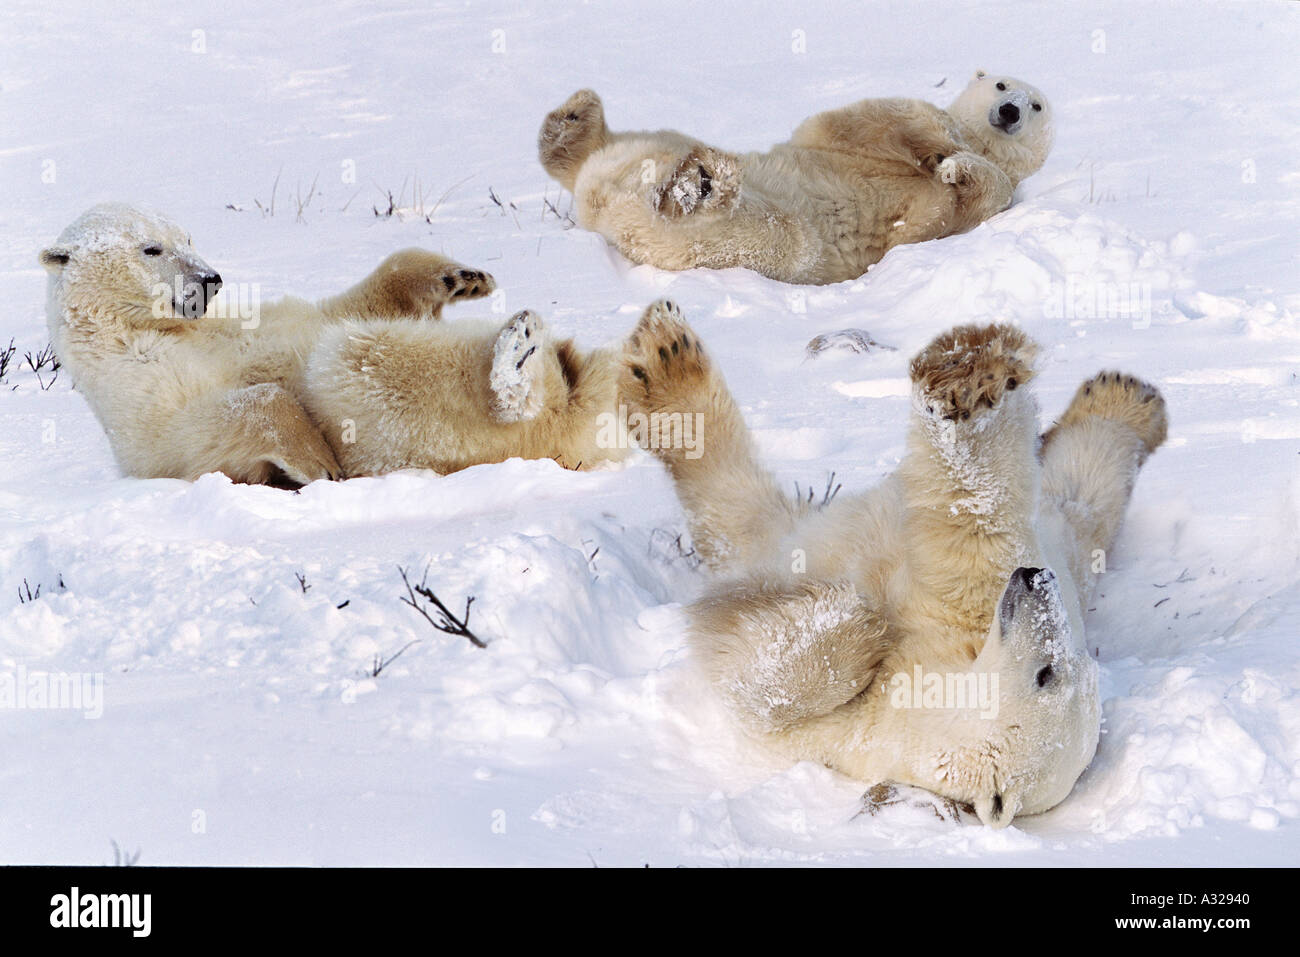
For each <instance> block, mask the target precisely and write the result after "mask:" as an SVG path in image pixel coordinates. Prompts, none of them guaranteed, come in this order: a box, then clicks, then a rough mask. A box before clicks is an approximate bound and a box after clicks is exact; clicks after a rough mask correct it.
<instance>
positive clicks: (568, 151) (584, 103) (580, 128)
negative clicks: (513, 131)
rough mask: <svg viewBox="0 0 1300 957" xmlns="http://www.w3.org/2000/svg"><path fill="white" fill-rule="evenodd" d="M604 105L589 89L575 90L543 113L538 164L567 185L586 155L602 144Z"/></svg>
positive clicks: (605, 134)
mask: <svg viewBox="0 0 1300 957" xmlns="http://www.w3.org/2000/svg"><path fill="white" fill-rule="evenodd" d="M608 138H609V129H608V127H606V126H605V108H604V106H602V105H601V102H600V97H599V96H597V95H596V93H595V91H593V90H579V91H578V92H577V93H575V94H573V95H572V96H571V97H569V98H568V99H567V100H565V101H564V103H563V104H562V105H560V106H559V107H557V108H556V109H554V110H552V111H551V112H550V113H548V114H547V115H546V119H545V120H544V121H543V122H542V129H541V131H540V132H539V133H538V134H537V153H538V158H539V159H540V160H541V162H542V167H543V168H544V169H545V170H546V172H548V173H549V174H550V175H551V176H553V177H555V178H556V179H558V180H559V181H560V182H561V183H562V184H563V185H564V186H565V188H567V189H573V180H574V177H576V176H577V174H578V169H579V168H580V167H581V166H582V164H583V163H584V162H586V159H587V157H588V156H590V155H591V154H592V153H594V152H595V151H596V150H598V149H600V148H601V147H602V146H604V145H605V143H606V141H607V140H608Z"/></svg>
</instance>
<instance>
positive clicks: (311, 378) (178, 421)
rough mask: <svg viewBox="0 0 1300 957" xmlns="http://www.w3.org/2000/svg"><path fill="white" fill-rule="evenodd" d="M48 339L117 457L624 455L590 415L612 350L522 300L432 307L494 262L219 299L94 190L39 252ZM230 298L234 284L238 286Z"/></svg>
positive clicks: (157, 472) (332, 471) (248, 475)
mask: <svg viewBox="0 0 1300 957" xmlns="http://www.w3.org/2000/svg"><path fill="white" fill-rule="evenodd" d="M40 260H41V263H42V264H43V265H44V266H45V268H46V270H47V271H48V272H49V288H48V302H47V319H48V323H49V328H50V336H51V341H52V342H53V344H54V349H55V352H56V353H57V354H58V356H59V358H60V360H61V361H62V362H63V364H64V366H65V368H67V369H68V371H69V373H70V375H71V377H72V380H73V383H74V385H75V386H76V388H77V389H78V391H80V392H81V393H82V394H83V395H84V396H85V397H86V401H87V402H88V403H89V404H90V407H91V409H92V410H93V411H94V413H95V415H96V417H97V418H98V419H99V421H100V424H101V425H103V427H104V430H105V432H106V433H107V434H108V438H109V441H110V442H111V443H112V447H113V453H114V455H115V456H116V458H117V461H118V464H119V465H120V467H121V469H122V471H123V472H124V473H126V474H127V475H132V476H137V477H141V478H183V479H194V478H197V477H198V476H200V475H202V474H204V473H207V472H215V471H220V472H224V473H225V474H226V475H228V476H230V478H232V479H234V480H235V481H237V482H249V483H263V482H265V483H271V484H287V485H302V484H305V483H307V482H311V481H313V480H315V479H328V478H338V477H340V476H342V475H371V474H377V473H381V472H387V471H391V470H394V469H400V468H430V469H434V470H435V471H438V472H451V471H455V470H456V469H460V468H465V467H466V466H469V465H475V464H478V463H481V462H497V461H501V460H503V459H506V458H509V457H511V456H522V457H526V458H543V457H545V458H555V459H557V460H558V461H559V462H560V463H561V464H563V465H567V466H569V467H573V468H577V467H580V466H589V465H593V464H595V463H597V462H600V461H603V460H606V459H613V458H618V457H620V456H621V455H623V454H625V453H624V451H623V449H625V448H626V445H625V443H619V442H618V441H613V442H611V441H609V440H608V436H603V438H604V439H605V440H604V441H600V440H601V439H602V435H601V433H600V430H599V424H598V423H597V422H596V418H597V416H598V415H599V414H600V413H602V412H604V411H606V410H607V409H609V408H612V406H613V402H614V390H615V385H614V381H615V374H616V370H615V368H614V365H615V364H614V363H613V362H612V361H610V359H609V356H608V355H606V354H605V353H602V352H595V353H590V354H583V353H580V352H579V351H578V350H577V349H576V348H574V346H573V344H572V343H570V342H568V341H564V340H559V341H556V340H552V339H551V338H550V337H549V335H547V333H546V330H545V329H544V328H543V326H542V324H541V320H540V319H539V318H538V317H537V316H536V315H535V314H533V313H531V312H521V313H519V314H518V315H516V316H514V317H512V318H511V319H510V320H509V321H507V322H505V323H504V324H503V323H502V322H500V321H491V322H484V321H477V322H476V321H461V322H456V323H450V324H448V323H442V322H440V321H438V320H439V318H440V316H441V312H442V307H443V306H444V305H446V304H447V303H449V302H457V301H460V300H462V299H472V298H477V297H480V296H485V295H487V294H488V293H490V292H492V290H493V289H494V288H495V287H494V284H493V281H492V277H491V276H489V275H487V274H486V273H483V272H480V271H478V270H473V269H466V268H465V267H463V266H460V265H458V264H456V263H454V262H451V261H450V260H448V259H445V258H443V257H442V256H438V255H436V254H434V253H430V252H426V251H424V250H420V249H407V250H403V251H402V252H398V253H394V254H393V255H392V256H390V257H388V259H386V260H385V261H384V262H383V263H381V264H380V266H379V268H377V269H376V270H375V271H374V272H373V273H372V274H371V275H370V276H369V277H367V278H366V279H364V280H363V281H362V282H360V283H358V284H357V285H356V286H354V287H352V288H351V289H349V290H348V291H346V292H344V293H342V294H340V295H337V296H333V297H330V298H327V299H323V300H320V301H319V302H315V303H313V302H308V301H306V300H303V299H295V298H292V297H290V298H285V299H282V300H279V301H277V302H272V303H266V304H261V305H260V309H259V310H258V314H257V316H256V319H257V321H256V322H255V323H253V322H249V321H244V320H242V319H241V318H240V317H232V316H223V315H219V314H218V313H220V312H223V311H226V310H220V309H217V308H214V307H213V306H214V304H213V302H212V300H213V297H214V296H216V295H217V293H218V291H219V290H220V288H221V282H222V280H221V277H220V276H219V275H218V274H217V272H216V270H214V269H213V268H212V267H211V266H209V265H208V264H207V263H206V262H204V261H203V260H202V259H201V258H200V257H199V256H198V254H197V253H196V252H195V251H194V249H193V246H192V244H191V243H190V238H189V235H188V234H187V233H186V232H185V231H184V230H183V229H181V228H180V227H178V226H177V225H176V224H174V223H172V222H170V221H168V220H166V219H164V218H163V217H161V216H158V215H156V214H153V213H149V212H145V211H143V210H139V209H135V208H133V207H131V206H127V205H122V204H105V205H101V206H96V207H94V208H92V209H90V210H89V211H87V212H86V213H85V214H83V215H82V216H81V217H79V218H78V219H77V220H76V221H75V222H74V223H72V225H70V226H69V227H68V228H67V229H65V230H64V231H63V233H62V234H61V235H60V236H59V238H58V240H57V242H55V243H54V244H53V245H52V246H50V247H49V248H47V249H45V250H44V251H43V252H42V253H41V255H40ZM241 301H242V300H241Z"/></svg>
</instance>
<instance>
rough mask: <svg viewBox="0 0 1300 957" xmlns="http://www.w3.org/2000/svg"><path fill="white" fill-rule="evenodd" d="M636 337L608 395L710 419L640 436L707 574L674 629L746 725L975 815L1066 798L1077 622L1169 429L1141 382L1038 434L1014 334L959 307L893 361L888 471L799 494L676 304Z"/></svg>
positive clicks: (1098, 388) (1090, 726) (1085, 673)
mask: <svg viewBox="0 0 1300 957" xmlns="http://www.w3.org/2000/svg"><path fill="white" fill-rule="evenodd" d="M638 333H639V341H640V346H641V347H640V350H639V352H636V353H635V354H630V355H629V357H628V359H627V360H626V369H625V372H624V375H623V379H622V385H621V386H620V394H621V397H622V401H624V402H625V403H627V404H628V406H629V407H630V408H634V409H637V410H639V411H641V412H642V413H643V414H646V415H653V414H656V413H657V414H658V416H659V417H660V418H661V419H662V420H663V421H665V422H671V421H684V420H685V418H686V417H687V416H688V415H691V414H696V415H701V416H703V422H704V424H705V428H706V431H705V434H706V435H707V436H709V441H708V443H707V445H706V446H705V448H704V450H703V455H700V456H697V457H694V458H691V457H687V456H685V455H683V454H682V452H681V451H679V450H678V449H677V448H675V445H676V443H674V442H673V441H671V437H669V439H667V440H665V439H664V438H663V437H662V436H661V437H660V441H659V442H658V443H657V449H656V450H655V454H656V455H657V456H658V457H659V458H660V459H661V460H662V461H663V462H664V464H665V465H666V466H667V467H668V469H669V470H670V472H671V474H672V476H673V478H674V480H675V486H676V489H677V492H678V496H679V498H680V500H681V502H682V505H683V507H684V509H685V511H686V514H687V517H688V519H689V522H690V527H691V531H692V534H693V536H694V539H695V545H696V548H697V549H698V550H699V552H700V554H701V555H702V556H703V557H704V558H705V560H706V561H707V562H708V563H709V564H710V565H711V566H712V567H713V568H715V569H717V570H718V571H720V572H723V573H725V575H726V576H727V579H726V580H725V581H724V582H723V583H721V584H719V585H718V586H717V587H716V588H714V589H713V590H712V591H711V592H710V593H709V594H708V595H707V596H706V597H704V598H703V599H702V600H700V601H699V602H697V603H696V604H695V605H693V606H692V607H691V608H690V610H689V615H690V620H691V634H690V642H691V645H692V649H693V651H694V654H695V657H696V659H697V661H698V662H699V663H700V665H701V666H702V668H703V669H704V672H705V674H706V675H707V676H708V677H709V678H710V679H711V681H712V683H713V685H714V687H715V688H716V689H717V690H718V692H719V693H720V694H721V695H722V697H723V698H724V700H725V701H726V702H727V703H728V704H729V705H730V707H731V709H732V710H734V712H735V713H736V714H737V715H738V716H739V717H740V718H741V720H742V722H743V723H744V724H745V725H746V726H747V727H748V728H750V729H751V730H753V731H755V732H757V733H758V734H759V735H760V736H761V738H762V739H763V740H766V741H767V742H769V743H771V744H772V745H774V746H776V747H778V748H779V749H781V750H782V751H783V752H784V753H785V754H787V755H788V756H790V757H792V758H795V759H809V760H815V761H820V762H823V763H825V764H827V765H829V766H831V767H834V768H836V769H838V770H840V771H842V772H844V773H845V774H848V775H851V776H852V777H854V778H857V779H860V780H862V781H864V782H868V783H871V784H875V785H886V784H889V783H898V784H904V785H910V786H913V787H919V788H923V789H925V790H927V791H930V792H932V793H935V794H938V795H941V796H943V797H945V798H948V799H951V800H952V801H956V802H962V803H966V804H969V805H973V807H974V810H975V812H976V813H977V814H978V815H979V817H980V819H981V820H983V821H984V822H985V823H986V824H989V825H992V826H998V827H1000V826H1005V825H1006V824H1008V823H1009V822H1010V821H1011V819H1012V818H1013V817H1014V816H1015V815H1016V814H1033V813H1037V812H1041V811H1045V810H1047V809H1049V808H1051V807H1052V806H1054V805H1055V804H1057V803H1058V802H1060V801H1061V800H1063V799H1064V798H1065V796H1066V795H1067V794H1068V793H1069V792H1070V789H1071V788H1072V787H1073V785H1074V782H1075V780H1076V779H1077V778H1078V777H1079V775H1080V774H1081V773H1082V772H1083V770H1084V768H1085V767H1087V765H1088V763H1089V762H1090V761H1091V759H1092V756H1093V753H1094V751H1095V749H1096V746H1097V741H1098V734H1099V720H1100V719H1099V711H1100V708H1099V696H1098V690H1097V668H1096V664H1095V663H1094V662H1093V661H1092V659H1091V658H1090V657H1089V655H1088V652H1087V648H1086V645H1085V642H1084V630H1083V611H1084V609H1085V608H1086V607H1087V601H1088V599H1089V597H1090V596H1091V594H1092V591H1093V587H1094V584H1095V580H1096V568H1095V556H1096V554H1097V550H1098V549H1101V550H1106V549H1109V548H1110V547H1111V545H1112V543H1113V542H1114V541H1115V538H1116V535H1117V534H1118V531H1119V527H1120V524H1121V521H1122V519H1123V515H1124V511H1125V508H1126V506H1127V502H1128V499H1129V495H1130V492H1131V490H1132V488H1133V483H1134V480H1135V479H1136V476H1137V472H1138V469H1139V467H1140V466H1141V464H1142V463H1143V462H1144V461H1145V459H1146V457H1147V456H1148V455H1149V454H1150V453H1151V452H1152V451H1153V450H1154V449H1155V448H1156V447H1157V446H1159V445H1160V444H1161V442H1163V440H1164V438H1165V434H1166V416H1165V407H1164V402H1163V400H1162V399H1161V397H1160V395H1159V393H1158V392H1157V391H1156V390H1155V389H1154V388H1152V387H1151V386H1148V385H1146V384H1144V383H1142V382H1140V381H1138V380H1137V379H1134V378H1132V377H1129V376H1123V375H1120V374H1118V373H1101V374H1100V375H1098V376H1096V377H1094V378H1093V379H1090V380H1089V381H1087V382H1085V383H1084V384H1083V385H1082V386H1080V388H1079V391H1078V393H1077V394H1076V395H1075V397H1074V400H1073V402H1072V403H1071V405H1070V406H1069V408H1068V409H1067V411H1066V413H1065V415H1064V416H1063V417H1062V418H1061V419H1060V420H1059V421H1058V422H1057V424H1056V425H1055V426H1054V427H1053V428H1052V429H1051V430H1050V431H1048V432H1047V433H1046V435H1044V436H1043V437H1042V438H1041V439H1040V438H1039V436H1038V432H1037V425H1036V423H1037V408H1036V404H1035V401H1034V399H1033V396H1032V395H1031V392H1030V390H1029V389H1027V388H1025V386H1027V385H1028V384H1029V382H1030V380H1031V379H1032V377H1033V375H1034V369H1033V359H1034V354H1035V346H1034V344H1033V342H1032V341H1030V339H1029V338H1028V337H1027V336H1026V335H1025V334H1024V333H1023V332H1021V331H1020V330H1019V329H1017V328H1015V327H1013V326H1010V325H994V326H987V327H975V326H961V327H958V328H956V329H953V330H951V331H950V332H948V333H945V334H944V335H941V336H939V337H938V338H937V339H935V340H934V342H933V343H931V344H930V345H929V346H928V347H927V348H926V349H925V350H923V351H922V352H921V353H920V354H919V355H918V356H917V357H916V358H915V359H914V360H913V362H912V365H911V377H912V383H913V392H912V396H913V408H912V413H911V422H910V425H909V430H908V445H907V454H906V456H905V458H904V460H903V462H902V463H901V465H900V467H899V469H898V470H897V472H895V473H894V474H893V475H892V476H891V477H889V478H888V479H886V480H885V481H884V482H882V483H881V484H880V485H879V486H877V487H876V488H874V489H872V490H870V491H868V492H866V493H864V494H860V495H857V496H839V497H835V498H834V499H833V500H832V501H830V502H829V503H828V504H826V505H825V506H824V507H821V508H814V507H813V506H812V505H811V504H810V503H808V502H806V501H803V502H796V501H793V500H791V499H790V498H788V497H787V496H786V495H785V494H783V492H782V491H781V490H780V489H779V488H778V487H777V484H776V483H775V481H774V480H773V479H772V477H771V476H770V474H768V473H767V472H766V471H765V470H764V469H763V468H762V467H761V466H760V465H759V463H758V460H757V457H756V455H755V452H754V449H753V445H752V443H751V441H750V438H749V435H748V433H747V431H746V429H745V425H744V422H743V420H742V419H741V416H740V413H739V411H738V409H737V407H736V404H735V402H734V401H733V400H732V398H731V395H730V393H729V392H728V391H727V388H726V384H725V383H724V382H723V380H722V377H721V376H720V375H719V373H718V372H717V371H716V369H714V367H713V366H712V364H711V363H710V361H709V358H708V356H707V354H706V353H705V352H704V351H703V349H702V348H701V346H700V343H699V340H698V338H696V337H695V335H694V334H693V333H692V332H691V331H690V329H689V328H688V327H687V325H686V324H685V322H684V320H683V319H682V317H681V314H680V313H679V312H678V311H677V310H675V309H672V308H670V307H665V306H661V307H659V308H652V309H651V310H650V311H649V312H647V314H646V318H644V319H643V320H642V323H641V326H640V327H639V328H638ZM674 414H676V417H675V418H674ZM931 676H937V683H936V682H935V681H932V680H931ZM914 682H915V684H914ZM922 686H923V687H922ZM978 689H987V690H990V691H991V694H990V695H989V696H988V699H987V700H978V695H977V690H978ZM900 691H902V692H903V693H901V694H900ZM932 691H933V692H936V694H935V695H934V697H933V700H931V692H932ZM922 692H924V693H923V694H922ZM963 694H964V695H965V697H964V700H963ZM945 696H946V697H945ZM886 790H888V789H886Z"/></svg>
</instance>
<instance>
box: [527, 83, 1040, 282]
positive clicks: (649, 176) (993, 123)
mask: <svg viewBox="0 0 1300 957" xmlns="http://www.w3.org/2000/svg"><path fill="white" fill-rule="evenodd" d="M1052 136H1053V133H1052V109H1051V105H1050V104H1049V103H1048V101H1047V98H1046V97H1044V96H1043V95H1042V93H1040V92H1039V91H1038V90H1036V89H1035V88H1034V87H1032V86H1030V85H1028V84H1027V83H1023V82H1021V81H1019V80H1016V79H1014V78H1012V77H1006V76H1001V77H999V76H989V75H988V74H986V73H984V72H983V71H980V72H977V73H976V74H975V77H974V79H973V80H971V82H970V84H969V85H968V86H967V87H966V89H965V90H964V91H963V92H962V93H961V95H960V96H958V98H957V100H956V101H955V102H954V103H953V104H952V105H951V106H950V107H949V108H948V109H947V110H946V111H945V110H941V109H939V108H938V107H936V106H933V105H931V104H930V103H926V102H924V101H922V100H907V99H875V100H862V101H860V102H858V103H855V104H853V105H851V106H847V107H844V108H843V109H839V110H831V111H829V112H826V113H819V114H817V115H816V116H813V117H811V118H809V119H808V120H805V121H804V122H803V123H802V124H801V125H800V126H799V128H798V129H796V130H795V132H794V135H793V136H792V137H791V138H790V140H789V141H788V142H786V143H782V144H780V145H778V146H775V147H773V148H772V149H771V150H769V151H768V152H766V153H747V154H744V155H736V154H732V153H728V152H725V151H723V150H720V149H716V148H714V147H712V146H707V145H705V144H704V143H702V142H700V141H698V140H695V139H693V138H691V137H689V136H685V135H683V134H681V133H677V132H674V131H670V130H661V131H658V132H619V133H615V132H611V131H610V130H609V128H608V127H607V126H606V125H605V114H604V108H603V106H602V105H601V101H600V98H599V97H598V96H597V95H596V94H595V93H594V92H592V91H591V90H580V91H578V92H577V93H575V94H573V96H571V97H569V99H568V100H567V101H566V102H565V103H564V104H562V105H561V106H560V107H558V108H557V109H555V110H553V111H552V112H551V113H550V114H549V115H548V116H547V117H546V119H545V121H544V122H543V124H542V128H541V132H540V134H539V136H538V152H539V155H540V159H541V163H542V166H543V167H545V169H546V171H547V172H548V173H549V174H550V175H551V176H552V177H553V178H554V179H556V180H557V181H558V182H559V183H560V184H561V185H562V186H564V187H565V188H566V189H568V190H569V191H571V192H572V193H573V195H574V199H575V204H574V208H575V213H576V217H577V221H578V224H579V225H580V226H582V227H584V228H586V229H590V230H594V231H595V232H598V233H600V234H601V235H603V236H604V237H605V238H606V239H607V240H608V241H609V242H610V243H612V244H613V245H614V246H615V247H617V248H618V250H619V251H620V252H621V253H622V254H623V255H624V256H626V257H627V258H628V259H630V260H632V262H634V263H649V264H651V265H654V266H658V267H660V268H663V269H691V268H693V267H697V266H704V267H709V268H713V269H726V268H730V267H735V266H741V267H745V268H748V269H753V270H755V271H757V272H760V273H762V274H763V275H765V276H769V277H771V278H773V279H779V280H782V281H784V282H793V283H814V284H820V283H832V282H840V281H842V280H846V279H856V278H857V277H858V276H861V275H862V274H863V273H865V272H866V271H867V267H869V266H870V265H872V264H873V263H875V262H877V261H879V260H880V258H881V257H882V256H884V255H885V253H886V252H888V251H889V250H890V249H892V248H893V247H895V246H898V245H901V244H903V243H917V242H923V241H925V240H928V239H939V238H941V237H944V236H951V235H953V234H955V233H961V232H965V231H966V230H969V229H972V228H974V227H975V226H977V225H978V224H979V223H981V222H983V221H984V220H986V219H988V218H989V217H990V216H993V215H994V214H996V213H999V212H1001V211H1002V210H1004V209H1006V208H1007V207H1008V206H1009V205H1011V196H1012V192H1013V191H1014V190H1015V188H1016V185H1017V184H1018V183H1019V182H1020V181H1021V180H1022V179H1024V178H1025V177H1027V176H1029V175H1030V174H1032V173H1034V172H1036V171H1037V170H1038V169H1039V168H1040V167H1041V166H1042V165H1043V162H1044V161H1045V160H1046V158H1047V154H1048V151H1049V150H1050V149H1051V145H1052Z"/></svg>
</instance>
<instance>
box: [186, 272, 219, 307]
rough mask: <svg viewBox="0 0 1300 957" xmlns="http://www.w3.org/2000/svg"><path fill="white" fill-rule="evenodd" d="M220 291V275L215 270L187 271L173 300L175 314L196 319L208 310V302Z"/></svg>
mask: <svg viewBox="0 0 1300 957" xmlns="http://www.w3.org/2000/svg"><path fill="white" fill-rule="evenodd" d="M220 291H221V275H220V273H217V272H215V271H207V272H200V273H188V274H186V276H185V282H184V283H183V285H182V286H181V290H180V293H179V295H177V297H176V300H175V306H176V314H177V315H179V316H183V317H185V318H186V319H198V318H199V317H201V316H202V315H203V314H204V313H205V312H207V311H208V304H209V303H210V302H212V300H213V298H214V297H215V296H216V294H217V293H218V292H220Z"/></svg>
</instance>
